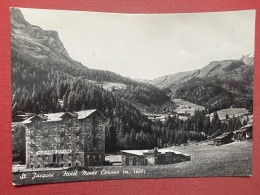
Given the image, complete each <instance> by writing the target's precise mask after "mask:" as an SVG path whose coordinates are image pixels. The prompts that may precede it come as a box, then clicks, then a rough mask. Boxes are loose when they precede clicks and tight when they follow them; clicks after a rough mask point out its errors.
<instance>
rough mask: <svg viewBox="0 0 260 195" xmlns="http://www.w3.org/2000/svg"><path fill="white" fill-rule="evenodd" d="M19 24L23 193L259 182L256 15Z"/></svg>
mask: <svg viewBox="0 0 260 195" xmlns="http://www.w3.org/2000/svg"><path fill="white" fill-rule="evenodd" d="M10 22H11V92H12V93H11V102H12V105H11V109H12V174H13V185H28V184H41V183H56V182H70V181H71V182H72V181H91V180H117V179H138V178H179V177H224V176H229V177H238V176H239V177H242V176H243V177H245V176H246V177H250V176H252V175H253V174H254V173H253V172H252V147H253V86H254V45H255V10H240V11H226V12H201V13H165V14H159V13H158V14H127V13H105V12H88V11H69V10H50V9H33V8H15V7H12V8H10ZM10 166H11V165H10Z"/></svg>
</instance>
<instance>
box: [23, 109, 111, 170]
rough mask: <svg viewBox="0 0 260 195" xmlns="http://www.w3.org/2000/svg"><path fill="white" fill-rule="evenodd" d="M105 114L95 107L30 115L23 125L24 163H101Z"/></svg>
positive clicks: (34, 165) (33, 165)
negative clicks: (24, 132)
mask: <svg viewBox="0 0 260 195" xmlns="http://www.w3.org/2000/svg"><path fill="white" fill-rule="evenodd" d="M106 122H107V119H106V117H105V116H104V115H103V114H102V113H101V112H100V111H98V110H96V109H94V110H85V111H79V112H74V113H72V112H60V113H52V114H41V115H34V116H32V117H30V118H28V119H26V120H25V121H23V122H22V123H23V124H24V126H25V128H26V167H27V168H31V169H34V168H48V167H65V168H66V167H75V166H81V167H86V166H101V165H103V164H104V161H105V129H106Z"/></svg>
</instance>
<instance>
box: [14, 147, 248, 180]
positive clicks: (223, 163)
mask: <svg viewBox="0 0 260 195" xmlns="http://www.w3.org/2000/svg"><path fill="white" fill-rule="evenodd" d="M170 149H172V150H175V151H180V152H183V153H184V154H190V155H191V161H188V162H182V163H177V164H170V165H156V166H150V167H147V166H142V167H141V166H140V167H120V166H104V167H95V168H94V167H91V168H88V169H85V171H86V172H87V173H88V174H87V175H83V174H82V172H81V171H77V172H76V170H74V171H73V170H72V171H70V172H71V173H72V174H73V173H74V174H76V176H75V175H74V176H64V172H63V171H44V172H43V171H39V172H37V174H39V175H41V174H50V173H51V174H53V175H54V176H53V177H50V178H49V177H47V178H40V177H38V178H34V179H32V178H33V176H34V175H35V174H36V173H33V172H30V173H26V179H21V176H22V173H14V174H13V182H14V183H15V184H18V185H19V184H36V183H53V182H66V181H85V180H106V179H127V178H159V177H205V176H250V175H251V173H252V164H251V160H252V142H234V143H230V144H227V145H222V146H211V145H207V143H204V144H198V145H196V144H191V145H188V146H179V147H172V148H170ZM123 173H124V174H123Z"/></svg>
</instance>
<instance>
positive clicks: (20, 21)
mask: <svg viewBox="0 0 260 195" xmlns="http://www.w3.org/2000/svg"><path fill="white" fill-rule="evenodd" d="M10 13H11V47H12V49H14V50H19V52H20V53H23V54H29V55H31V56H33V57H37V58H50V59H53V60H58V61H65V62H69V63H77V62H76V61H74V60H73V59H71V58H70V56H69V54H68V52H67V50H66V49H65V48H64V46H63V43H62V42H61V41H60V39H59V35H58V32H56V31H52V30H49V31H46V30H43V29H41V28H40V27H38V26H34V25H31V24H30V23H29V22H27V21H26V20H25V18H24V16H23V15H22V12H21V10H19V9H17V8H11V10H10Z"/></svg>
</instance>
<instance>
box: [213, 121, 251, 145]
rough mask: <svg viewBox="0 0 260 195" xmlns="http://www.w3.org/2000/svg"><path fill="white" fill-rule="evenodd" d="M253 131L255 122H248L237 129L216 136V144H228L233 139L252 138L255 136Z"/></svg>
mask: <svg viewBox="0 0 260 195" xmlns="http://www.w3.org/2000/svg"><path fill="white" fill-rule="evenodd" d="M252 131H253V124H247V125H245V126H243V127H241V128H240V129H238V130H236V131H233V132H227V133H223V134H222V135H220V136H218V137H216V138H215V139H214V145H216V146H219V145H223V144H228V143H231V142H232V141H233V140H236V141H245V140H251V139H252V138H253V134H252Z"/></svg>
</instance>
